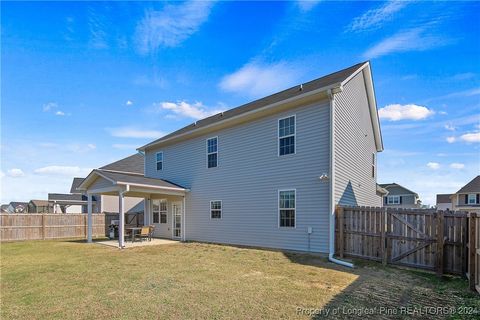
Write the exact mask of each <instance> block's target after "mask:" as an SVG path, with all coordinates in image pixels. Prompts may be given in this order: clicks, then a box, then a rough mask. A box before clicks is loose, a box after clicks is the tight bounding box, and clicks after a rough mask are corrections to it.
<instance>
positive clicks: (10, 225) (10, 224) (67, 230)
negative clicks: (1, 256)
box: [0, 213, 105, 241]
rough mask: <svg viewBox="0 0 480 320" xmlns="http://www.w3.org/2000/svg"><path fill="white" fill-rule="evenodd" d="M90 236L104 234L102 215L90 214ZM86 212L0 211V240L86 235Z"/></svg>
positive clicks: (101, 235) (81, 236)
mask: <svg viewBox="0 0 480 320" xmlns="http://www.w3.org/2000/svg"><path fill="white" fill-rule="evenodd" d="M92 221H93V234H92V235H93V236H94V237H104V236H105V215H104V214H103V213H95V214H93V217H92ZM86 237H87V215H86V214H72V213H68V214H48V213H43V214H37V213H29V214H0V240H1V241H18V240H42V239H62V238H86Z"/></svg>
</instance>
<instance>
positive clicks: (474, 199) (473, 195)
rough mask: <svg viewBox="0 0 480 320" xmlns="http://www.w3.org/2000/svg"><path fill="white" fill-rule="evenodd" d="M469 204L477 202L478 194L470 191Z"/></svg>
mask: <svg viewBox="0 0 480 320" xmlns="http://www.w3.org/2000/svg"><path fill="white" fill-rule="evenodd" d="M468 204H477V194H476V193H469V194H468Z"/></svg>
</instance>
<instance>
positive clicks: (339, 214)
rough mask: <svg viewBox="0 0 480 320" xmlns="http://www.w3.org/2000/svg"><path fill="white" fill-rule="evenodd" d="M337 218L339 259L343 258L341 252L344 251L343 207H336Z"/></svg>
mask: <svg viewBox="0 0 480 320" xmlns="http://www.w3.org/2000/svg"><path fill="white" fill-rule="evenodd" d="M337 218H338V233H339V235H338V237H339V238H338V250H339V254H340V258H343V251H344V243H343V242H344V235H343V233H344V232H343V224H344V221H343V207H337Z"/></svg>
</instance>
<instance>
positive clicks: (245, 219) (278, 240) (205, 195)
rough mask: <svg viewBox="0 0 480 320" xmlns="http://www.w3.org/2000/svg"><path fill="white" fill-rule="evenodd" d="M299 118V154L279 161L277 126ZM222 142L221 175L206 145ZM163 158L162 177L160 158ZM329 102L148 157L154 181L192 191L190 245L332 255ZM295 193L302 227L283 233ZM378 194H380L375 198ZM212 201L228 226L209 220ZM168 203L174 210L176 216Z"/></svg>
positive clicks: (149, 153) (188, 201)
mask: <svg viewBox="0 0 480 320" xmlns="http://www.w3.org/2000/svg"><path fill="white" fill-rule="evenodd" d="M290 115H296V154H292V155H286V156H281V157H279V156H278V119H279V118H282V117H286V116H290ZM213 136H218V167H217V168H207V164H206V139H207V138H210V137H213ZM158 151H163V159H164V163H163V170H162V171H157V170H156V167H155V153H156V152H158ZM328 169H329V103H328V101H327V100H325V101H323V102H321V103H317V104H315V105H310V106H304V107H300V108H296V109H292V110H290V111H288V112H283V113H280V114H277V115H274V116H268V117H264V118H261V119H257V120H255V121H252V122H248V123H245V124H242V125H238V126H234V127H231V128H227V129H223V130H220V131H218V132H215V133H212V134H208V135H205V136H202V137H198V138H193V139H191V140H187V141H183V142H179V143H177V144H175V145H170V146H165V147H163V148H155V149H151V150H147V152H146V157H145V172H146V176H147V177H153V178H161V179H166V180H169V181H171V182H173V183H176V184H179V185H182V186H184V187H186V188H189V189H190V190H191V191H190V192H189V193H187V196H186V221H185V226H186V238H187V240H198V241H207V242H218V243H228V244H240V245H251V246H260V247H272V248H282V249H291V250H307V249H308V234H307V228H308V227H312V228H313V234H312V235H311V238H310V250H311V251H314V252H327V251H328V222H329V220H328V218H329V214H328V210H329V209H328V208H329V204H328V201H329V198H328V194H329V193H328V192H329V186H328V183H324V182H321V181H320V179H319V176H320V175H321V174H322V173H325V172H328V171H329V170H328ZM279 189H296V227H295V228H279V226H278V190H279ZM373 192H374V193H375V191H373ZM210 200H222V218H221V219H210ZM170 209H171V208H170V203H169V210H170Z"/></svg>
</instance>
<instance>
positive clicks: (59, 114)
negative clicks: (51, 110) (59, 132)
mask: <svg viewBox="0 0 480 320" xmlns="http://www.w3.org/2000/svg"><path fill="white" fill-rule="evenodd" d="M55 115H56V116H64V115H65V112H63V111H60V110H59V111H57V112H55Z"/></svg>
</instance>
